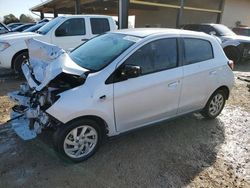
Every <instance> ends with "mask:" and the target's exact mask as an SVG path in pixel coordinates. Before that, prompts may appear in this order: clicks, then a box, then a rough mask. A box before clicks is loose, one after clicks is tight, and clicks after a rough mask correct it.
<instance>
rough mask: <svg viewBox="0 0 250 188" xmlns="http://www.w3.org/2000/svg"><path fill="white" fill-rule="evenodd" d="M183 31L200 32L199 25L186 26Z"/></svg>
mask: <svg viewBox="0 0 250 188" xmlns="http://www.w3.org/2000/svg"><path fill="white" fill-rule="evenodd" d="M183 29H185V30H191V31H199V30H200V28H199V25H185V26H184V27H183Z"/></svg>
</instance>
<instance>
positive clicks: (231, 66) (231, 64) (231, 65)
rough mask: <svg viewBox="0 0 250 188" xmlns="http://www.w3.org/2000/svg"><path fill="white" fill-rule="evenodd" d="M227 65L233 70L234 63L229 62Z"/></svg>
mask: <svg viewBox="0 0 250 188" xmlns="http://www.w3.org/2000/svg"><path fill="white" fill-rule="evenodd" d="M227 64H228V66H229V67H230V68H231V69H232V70H233V69H234V61H232V60H229V61H228V63H227Z"/></svg>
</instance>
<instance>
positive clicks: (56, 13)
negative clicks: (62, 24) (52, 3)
mask: <svg viewBox="0 0 250 188" xmlns="http://www.w3.org/2000/svg"><path fill="white" fill-rule="evenodd" d="M56 17H58V12H57V10H56V9H55V8H54V18H56Z"/></svg>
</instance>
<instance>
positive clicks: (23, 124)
mask: <svg viewBox="0 0 250 188" xmlns="http://www.w3.org/2000/svg"><path fill="white" fill-rule="evenodd" d="M19 115H21V114H20V113H17V112H15V111H13V112H12V113H11V118H15V117H17V116H19ZM11 127H12V129H13V130H14V131H15V133H16V134H17V135H18V136H19V137H20V138H22V139H23V140H31V139H34V138H36V136H37V133H36V131H35V129H33V130H31V129H30V120H29V119H27V118H25V117H20V118H18V119H15V120H13V121H11Z"/></svg>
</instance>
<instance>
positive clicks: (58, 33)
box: [55, 28, 67, 37]
mask: <svg viewBox="0 0 250 188" xmlns="http://www.w3.org/2000/svg"><path fill="white" fill-rule="evenodd" d="M66 34H67V33H66V30H65V29H63V28H58V29H57V30H56V32H55V35H56V36H57V37H61V36H66Z"/></svg>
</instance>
